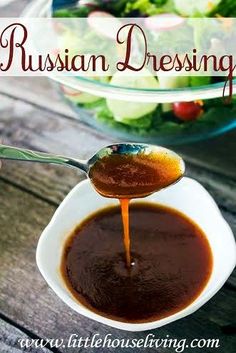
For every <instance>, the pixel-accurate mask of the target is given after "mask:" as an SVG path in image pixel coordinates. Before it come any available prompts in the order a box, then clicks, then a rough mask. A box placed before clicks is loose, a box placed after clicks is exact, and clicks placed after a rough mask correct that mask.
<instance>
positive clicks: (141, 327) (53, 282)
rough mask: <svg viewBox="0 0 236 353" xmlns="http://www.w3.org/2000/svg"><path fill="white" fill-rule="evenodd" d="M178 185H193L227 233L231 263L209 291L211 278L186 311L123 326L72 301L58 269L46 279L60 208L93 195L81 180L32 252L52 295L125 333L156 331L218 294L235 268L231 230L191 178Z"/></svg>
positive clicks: (235, 252)
mask: <svg viewBox="0 0 236 353" xmlns="http://www.w3.org/2000/svg"><path fill="white" fill-rule="evenodd" d="M181 182H182V183H183V184H186V185H189V186H190V187H191V185H192V186H194V184H195V186H197V187H198V190H199V192H200V190H201V192H202V193H204V194H205V197H206V196H207V198H208V200H209V202H210V204H211V205H212V207H213V209H214V212H215V215H216V217H219V218H218V220H219V221H220V223H221V225H222V226H223V227H224V228H225V231H226V232H228V235H227V237H226V239H227V241H228V242H231V246H232V254H231V257H232V258H231V262H230V264H229V266H228V268H227V271H226V272H225V273H224V274H223V275H222V277H221V278H220V280H219V279H217V283H216V282H215V284H214V285H213V286H212V288H211V290H205V289H206V288H207V286H208V284H209V282H210V280H211V277H210V279H209V280H208V284H207V285H206V287H205V288H204V289H203V291H202V292H201V293H200V295H199V296H198V297H197V298H196V299H195V300H194V301H193V302H192V303H191V304H190V305H188V306H187V307H186V308H184V309H182V310H181V311H179V312H177V313H175V314H173V315H170V316H167V317H165V318H163V319H160V320H156V321H151V322H145V323H126V322H121V321H117V320H113V319H109V318H106V317H104V316H102V315H100V314H97V313H95V312H93V311H91V310H90V309H88V308H86V307H85V306H83V305H82V304H81V303H79V302H78V301H76V299H75V298H74V297H73V295H72V294H71V293H70V291H69V289H68V288H67V287H66V284H65V283H64V282H63V279H62V278H61V277H60V276H59V277H60V279H57V276H56V275H58V268H55V275H54V278H53V277H50V275H49V274H48V269H47V268H46V265H45V261H44V256H45V255H44V254H45V253H44V248H45V246H46V244H47V241H48V240H49V238H50V234H51V236H55V234H54V231H53V229H54V226H55V224H56V223H57V222H58V219H59V218H60V217H61V214H62V213H63V209H64V207H65V206H68V205H69V204H70V203H71V201H72V202H73V199H75V198H76V197H78V194H81V193H82V192H83V193H84V192H88V193H89V192H91V191H92V192H95V191H94V190H93V188H92V186H91V184H90V182H89V180H84V181H82V182H80V183H79V184H77V185H76V186H75V187H74V188H73V189H72V190H71V191H70V193H69V194H68V195H67V196H66V198H65V199H64V200H63V202H62V203H61V205H60V206H59V207H58V209H57V210H56V212H55V214H54V215H53V217H52V219H51V221H50V222H49V224H48V226H47V227H46V228H45V230H44V231H43V233H42V234H41V237H40V239H39V242H38V246H37V251H36V262H37V266H38V268H39V270H40V272H41V274H42V276H43V277H44V279H45V280H46V282H47V283H48V285H49V286H50V287H51V288H52V289H53V291H54V292H55V293H56V295H57V296H58V297H59V298H60V299H61V300H62V301H63V302H64V303H66V304H67V305H68V306H69V307H70V308H72V309H73V310H75V311H76V312H77V313H79V314H82V315H84V316H86V317H88V318H90V319H93V320H95V321H97V322H100V323H103V324H106V325H108V326H111V327H115V328H118V329H121V330H127V331H145V330H150V329H154V328H158V327H161V326H163V325H166V324H169V323H171V322H173V321H176V320H179V319H181V318H183V317H186V316H188V315H190V314H192V313H194V312H195V311H196V310H198V309H199V308H200V307H201V306H202V305H204V304H205V303H206V302H207V301H208V300H209V299H211V298H212V296H214V295H215V294H216V292H218V290H219V289H220V288H221V287H222V286H223V284H224V283H225V282H226V280H227V279H228V277H229V275H230V274H231V272H232V271H233V269H234V267H235V262H236V247H235V239H234V235H233V233H232V230H231V228H230V227H229V225H228V223H227V222H226V221H225V220H224V218H223V216H222V215H221V213H220V211H219V209H218V206H217V205H216V203H215V201H214V200H213V198H212V197H211V195H210V194H209V193H208V192H207V191H206V189H205V188H204V187H203V186H202V185H201V184H200V183H198V182H197V181H195V180H194V179H191V178H187V177H184V178H183V179H182V180H181V181H180V183H181ZM107 200H108V204H109V199H107ZM154 202H157V201H154ZM71 204H72V203H71ZM96 208H97V209H99V208H101V205H100V207H99V205H98V206H97V207H96ZM73 227H74V225H73V226H71V229H73ZM68 235H69V234H64V241H65V239H66V237H67V236H68ZM206 236H207V234H206ZM57 241H58V239H57ZM64 241H63V244H64ZM212 253H213V257H214V251H213V249H212ZM58 261H59V263H60V261H61V257H60V259H58ZM213 270H214V261H213ZM53 271H54V270H53ZM222 272H223V271H222ZM212 273H213V271H212ZM62 287H63V288H62ZM65 293H66V294H65Z"/></svg>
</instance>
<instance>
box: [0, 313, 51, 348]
mask: <svg viewBox="0 0 236 353" xmlns="http://www.w3.org/2000/svg"><path fill="white" fill-rule="evenodd" d="M24 339H32V337H30V336H28V335H26V334H25V333H24V332H22V331H21V330H20V329H18V328H16V327H15V326H13V325H11V324H9V323H7V322H6V321H4V320H2V319H0V352H1V353H21V352H23V351H24V352H26V353H52V351H51V350H49V349H47V348H34V347H29V348H24V350H23V348H22V347H21V345H20V342H19V341H20V340H24Z"/></svg>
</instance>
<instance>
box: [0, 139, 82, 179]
mask: <svg viewBox="0 0 236 353" xmlns="http://www.w3.org/2000/svg"><path fill="white" fill-rule="evenodd" d="M0 159H11V160H17V161H26V162H39V163H52V164H60V165H66V166H69V167H73V168H77V169H78V168H79V169H81V170H83V171H84V172H87V171H88V164H87V161H83V160H79V159H73V158H68V157H64V156H58V155H54V154H50V153H44V152H37V151H31V150H27V149H23V148H17V147H12V146H6V145H1V144H0Z"/></svg>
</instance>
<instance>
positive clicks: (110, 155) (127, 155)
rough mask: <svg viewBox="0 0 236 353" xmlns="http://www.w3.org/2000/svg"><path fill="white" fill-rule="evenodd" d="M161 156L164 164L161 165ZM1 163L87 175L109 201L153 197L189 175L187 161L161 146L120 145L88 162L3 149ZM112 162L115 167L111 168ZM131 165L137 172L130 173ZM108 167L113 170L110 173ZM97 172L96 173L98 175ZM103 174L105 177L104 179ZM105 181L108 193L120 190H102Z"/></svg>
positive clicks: (98, 153) (111, 146) (96, 155)
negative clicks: (59, 167) (45, 165)
mask: <svg viewBox="0 0 236 353" xmlns="http://www.w3.org/2000/svg"><path fill="white" fill-rule="evenodd" d="M160 156H161V158H162V161H160ZM0 159H10V160H18V161H27V162H39V163H51V164H59V165H64V166H67V167H72V168H76V169H80V170H81V171H82V172H85V173H86V175H87V177H88V178H90V180H91V181H92V184H93V186H94V187H95V189H96V190H97V191H98V192H99V193H100V194H102V195H103V196H106V197H117V198H128V197H132V198H135V197H144V196H147V195H150V194H152V193H153V192H155V191H158V190H160V189H162V188H165V187H167V186H169V185H172V184H174V183H176V182H177V181H178V180H179V179H180V178H181V177H182V176H183V174H184V171H185V165H184V161H183V159H182V158H181V157H180V156H179V155H178V154H176V153H175V152H173V151H171V150H169V149H167V148H164V147H160V146H154V145H148V144H138V143H118V144H113V145H109V146H106V147H103V148H102V149H100V150H99V151H98V152H97V153H95V154H94V155H93V156H92V157H91V158H89V159H88V160H81V159H77V158H70V157H65V156H60V155H53V154H49V153H44V152H37V151H32V150H27V149H22V148H17V147H12V146H6V145H0ZM111 160H112V161H113V164H111ZM147 161H149V164H150V165H149V166H147ZM105 162H106V163H105ZM108 162H109V163H108ZM167 162H168V163H167ZM171 162H173V163H175V164H176V168H178V170H176V171H175V173H172V176H171V177H169V179H168V172H170V171H171V170H170V167H171ZM158 163H159V164H158ZM173 163H172V164H173ZM131 165H132V166H133V169H130V166H131ZM108 167H109V168H110V169H109V170H108ZM155 168H156V170H155ZM158 168H159V169H160V168H162V169H163V170H162V173H161V174H160V175H157V174H156V178H159V179H160V181H161V182H162V184H161V187H160V185H159V184H157V179H156V181H154V180H151V179H153V177H154V175H155V173H156V172H157V170H158ZM95 170H96V173H94V171H95ZM145 170H146V174H145V172H144V171H145ZM101 171H102V172H103V175H100V174H101ZM99 173H100V174H99ZM148 173H149V174H148ZM164 174H165V175H167V179H168V180H166V181H165V182H163V180H162V179H163V175H164ZM148 178H149V179H150V180H151V181H150V183H151V184H150V183H149V184H148ZM161 178H162V179H161ZM101 179H104V180H102V184H103V189H104V185H106V189H108V188H110V189H112V188H113V189H114V188H115V189H116V190H115V189H114V190H113V192H111V193H109V192H108V191H107V190H105V189H104V190H102V187H100V186H101V185H100V184H101ZM134 179H135V180H136V181H134ZM96 181H98V183H97V182H96ZM155 182H156V184H155ZM134 183H136V184H135V190H136V193H135V192H134V190H132V187H133V189H134ZM139 184H140V185H139ZM147 184H148V185H147ZM99 185H100V186H99ZM122 185H123V189H124V190H123V191H122ZM138 187H140V190H139V191H138V192H137V190H138ZM117 188H120V189H121V192H120V193H119V192H118V191H117V190H118V189H117Z"/></svg>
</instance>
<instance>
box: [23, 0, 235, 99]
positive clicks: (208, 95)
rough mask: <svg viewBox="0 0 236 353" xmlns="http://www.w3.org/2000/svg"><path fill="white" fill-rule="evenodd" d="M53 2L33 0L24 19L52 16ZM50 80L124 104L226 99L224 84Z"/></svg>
mask: <svg viewBox="0 0 236 353" xmlns="http://www.w3.org/2000/svg"><path fill="white" fill-rule="evenodd" d="M51 8H52V0H34V1H33V2H31V3H30V4H29V5H27V6H26V8H25V9H24V11H23V12H22V14H21V16H22V17H23V18H32V17H33V18H38V17H42V18H45V17H50V16H51ZM48 78H49V79H51V80H53V81H56V82H58V83H60V84H63V85H65V86H68V87H69V88H72V89H75V90H82V91H83V92H86V93H90V94H94V95H97V96H99V97H104V98H111V99H119V100H124V101H133V102H140V99H142V100H143V101H144V102H147V103H148V102H150V103H151V102H156V103H173V102H182V101H183V102H184V101H192V100H198V99H212V98H219V97H222V96H223V89H224V86H225V82H217V83H212V84H209V85H203V86H195V87H183V88H175V89H149V88H147V89H140V88H128V87H123V86H116V85H111V84H110V83H104V82H99V81H96V80H91V79H89V78H86V77H79V76H76V77H71V76H52V75H48ZM232 89H233V92H236V79H233V88H232Z"/></svg>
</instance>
